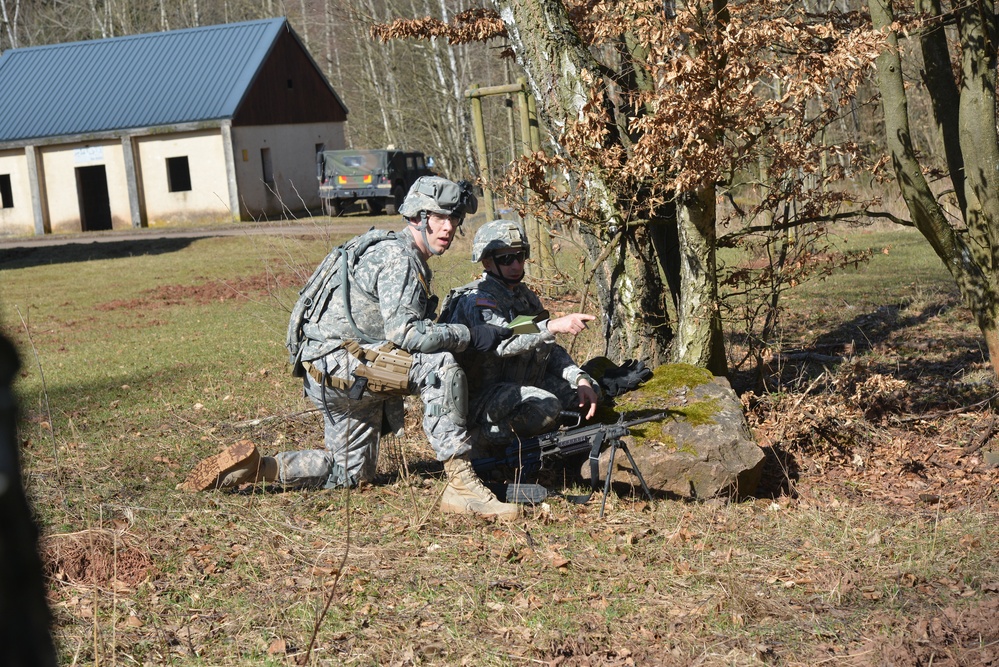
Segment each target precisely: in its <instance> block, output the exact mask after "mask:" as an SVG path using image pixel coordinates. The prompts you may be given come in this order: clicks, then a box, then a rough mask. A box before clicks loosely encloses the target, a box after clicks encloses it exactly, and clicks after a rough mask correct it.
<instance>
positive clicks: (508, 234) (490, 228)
mask: <svg viewBox="0 0 999 667" xmlns="http://www.w3.org/2000/svg"><path fill="white" fill-rule="evenodd" d="M501 250H514V251H517V250H523V251H524V258H525V259H529V258H530V256H531V244H530V243H528V241H527V234H526V233H525V232H524V228H523V227H521V226H520V225H519V224H518V223H516V222H514V221H513V220H492V221H490V222H487V223H486V224H484V225H482V226H481V227H479V230H478V231H477V232H475V238H474V239H473V240H472V261H473V262H481V261H482V260H483V259H485V258H487V257H491V256H493V255H494V254H496V253H497V252H498V251H501Z"/></svg>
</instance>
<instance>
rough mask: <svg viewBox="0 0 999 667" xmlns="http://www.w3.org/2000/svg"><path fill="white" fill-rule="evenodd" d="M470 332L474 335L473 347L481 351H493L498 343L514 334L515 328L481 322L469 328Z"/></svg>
mask: <svg viewBox="0 0 999 667" xmlns="http://www.w3.org/2000/svg"><path fill="white" fill-rule="evenodd" d="M468 333H469V334H471V336H472V341H471V343H470V344H471V346H472V347H474V348H475V349H476V350H478V351H479V352H492V351H493V350H495V349H496V346H497V345H499V344H500V343H501V342H502V341H504V340H506V339H507V338H509V337H510V336H512V335H513V329H509V328H507V327H498V326H496V325H495V324H480V325H479V326H477V327H472V328H471V329H469V330H468Z"/></svg>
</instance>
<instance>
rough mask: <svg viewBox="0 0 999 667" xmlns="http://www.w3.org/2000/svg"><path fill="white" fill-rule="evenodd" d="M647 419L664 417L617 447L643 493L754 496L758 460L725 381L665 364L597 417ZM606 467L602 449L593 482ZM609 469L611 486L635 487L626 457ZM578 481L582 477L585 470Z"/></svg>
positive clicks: (738, 406)
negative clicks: (640, 481)
mask: <svg viewBox="0 0 999 667" xmlns="http://www.w3.org/2000/svg"><path fill="white" fill-rule="evenodd" d="M653 411H665V412H666V413H667V415H668V416H667V418H666V419H664V420H662V421H659V422H649V423H645V424H641V425H639V426H636V427H634V428H633V429H632V432H631V435H630V436H628V437H626V438H625V439H624V442H625V444H626V445H627V446H628V449H629V451H630V452H631V454H632V456H633V457H634V459H635V465H636V466H637V467H638V470H639V471H640V472H641V473H642V476H643V478H644V479H645V481H646V483H647V484H648V486H649V487H650V489H652V490H653V491H658V492H659V493H663V494H673V495H677V496H682V497H688V498H702V499H703V498H713V497H718V496H726V497H728V496H747V495H752V494H753V493H754V492H755V490H756V487H757V484H758V483H759V479H760V472H761V471H762V468H763V459H764V455H763V451H762V450H761V449H760V448H759V446H758V445H757V444H756V443H755V442H754V441H753V438H752V435H751V434H750V432H749V426H748V424H747V423H746V419H745V415H744V414H743V412H742V404H741V403H740V401H739V398H738V396H736V394H735V392H734V391H733V390H732V388H731V386H730V385H729V383H728V380H726V379H725V378H716V377H713V376H712V375H711V374H710V373H709V372H708V371H706V370H705V369H703V368H697V367H694V366H688V365H685V364H666V365H663V366H660V367H659V368H656V369H655V371H654V372H653V377H652V378H651V379H650V380H649V381H648V382H646V383H645V384H643V385H642V386H641V387H639V388H638V389H637V390H635V391H632V392H629V393H627V394H625V395H623V396H619V397H617V399H616V403H615V406H614V411H613V413H609V414H605V415H603V416H604V419H603V421H612V420H613V419H614V418H615V417H617V416H619V415H624V416H625V418H626V419H633V418H635V417H636V416H639V415H640V416H646V415H648V414H649V413H651V412H653ZM609 459H610V449H607V450H605V451H604V452H603V454H602V455H601V468H600V476H601V478H604V477H605V475H606V470H607V463H608V462H609ZM614 468H615V469H614V472H613V476H614V477H613V478H614V481H615V482H618V483H629V482H630V483H634V484H637V482H638V480H637V478H636V477H635V475H634V474H633V471H632V469H631V464H630V462H629V461H628V458H627V457H626V456H624V455H621V456H616V457H615V460H614ZM582 474H583V476H584V477H589V466H588V465H584V466H583V470H582Z"/></svg>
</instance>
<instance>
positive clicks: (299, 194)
mask: <svg viewBox="0 0 999 667" xmlns="http://www.w3.org/2000/svg"><path fill="white" fill-rule="evenodd" d="M0 91H2V95H0V234H2V235H15V234H46V233H51V232H72V231H90V230H100V229H119V228H127V227H146V226H150V225H157V224H162V223H169V222H180V221H198V220H206V221H207V220H220V219H230V220H232V219H240V220H251V219H263V218H277V217H285V216H288V215H293V214H297V213H300V212H302V211H304V210H310V209H311V210H318V209H319V208H320V202H319V195H318V190H317V181H316V153H317V152H318V151H319V150H323V149H329V150H334V149H339V148H343V147H344V132H343V126H344V123H345V122H346V119H347V109H346V107H345V106H344V104H343V102H342V101H341V100H340V99H339V97H338V96H337V94H336V92H335V91H334V90H333V89H332V87H331V86H330V85H329V82H328V81H327V80H326V78H325V77H324V76H323V74H322V72H321V71H320V70H319V68H318V67H317V66H316V64H315V62H314V61H313V60H312V58H311V57H310V56H309V53H308V51H307V50H306V49H305V47H304V46H303V45H302V43H301V42H300V40H299V38H298V37H297V35H296V34H295V33H294V31H293V30H292V29H291V26H289V25H288V22H287V21H286V20H285V19H283V18H279V19H268V20H261V21H249V22H245V23H232V24H223V25H216V26H207V27H202V28H192V29H188V30H174V31H169V32H161V33H152V34H146V35H133V36H129V37H116V38H111V39H102V40H94V41H89V42H75V43H71V44H53V45H49V46H39V47H29V48H23V49H11V50H9V51H6V52H4V53H3V55H2V56H0Z"/></svg>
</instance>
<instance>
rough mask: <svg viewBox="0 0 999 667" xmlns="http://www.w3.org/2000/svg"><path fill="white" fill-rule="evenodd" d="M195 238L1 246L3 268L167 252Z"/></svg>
mask: <svg viewBox="0 0 999 667" xmlns="http://www.w3.org/2000/svg"><path fill="white" fill-rule="evenodd" d="M196 240H198V239H195V238H150V239H137V240H128V241H105V242H96V241H89V242H80V243H64V244H60V245H46V246H37V247H16V248H3V249H0V270H2V269H24V268H29V267H33V266H46V265H49V264H72V263H74V262H90V261H93V260H101V259H118V258H121V257H140V256H144V255H163V254H166V253H170V252H178V251H180V250H183V249H184V248H187V247H188V246H189V245H191V243H193V242H194V241H196Z"/></svg>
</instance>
